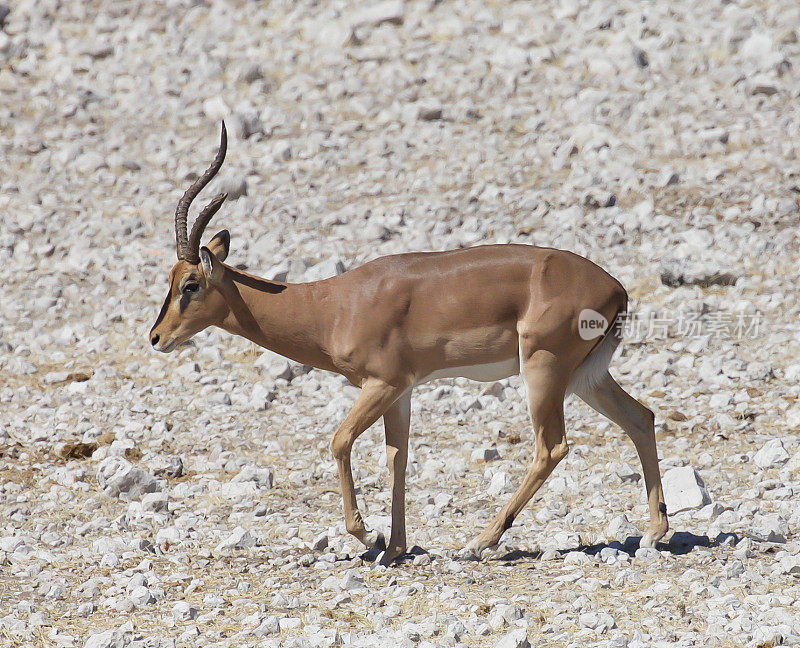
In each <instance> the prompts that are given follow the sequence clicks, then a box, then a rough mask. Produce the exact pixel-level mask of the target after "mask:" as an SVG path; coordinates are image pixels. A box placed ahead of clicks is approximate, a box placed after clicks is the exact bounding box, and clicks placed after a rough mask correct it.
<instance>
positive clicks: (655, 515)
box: [578, 372, 669, 547]
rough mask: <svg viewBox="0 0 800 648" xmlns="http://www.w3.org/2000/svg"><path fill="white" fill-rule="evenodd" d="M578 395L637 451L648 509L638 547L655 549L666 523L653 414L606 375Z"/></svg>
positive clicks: (662, 535) (664, 531) (663, 532)
mask: <svg viewBox="0 0 800 648" xmlns="http://www.w3.org/2000/svg"><path fill="white" fill-rule="evenodd" d="M578 396H580V398H581V399H582V400H583V401H585V402H586V404H587V405H589V406H590V407H592V408H593V409H595V410H597V411H598V412H600V414H602V415H603V416H605V417H607V418H609V419H611V420H612V421H613V422H614V423H616V424H617V425H619V426H620V427H621V428H622V429H623V430H624V431H625V433H626V434H627V435H628V436H629V437H630V438H631V440H632V441H633V444H634V445H635V446H636V452H637V453H638V454H639V460H640V461H641V462H642V471H643V472H644V483H645V487H646V488H647V502H648V506H649V508H650V526H649V528H648V530H647V533H645V535H644V537H643V538H642V541H641V546H642V547H655V546H656V543H657V542H658V541H659V540H660V539H661V538H663V537H664V534H666V532H667V529H669V522H668V521H667V506H666V504H665V503H664V492H663V490H662V488H661V474H660V472H659V469H658V452H657V450H656V434H655V428H654V426H653V421H654V416H653V412H651V411H650V410H649V409H648V408H646V407H645V406H644V405H642V404H641V403H640V402H639V401H637V400H636V399H635V398H633V396H631V395H630V394H628V392H626V391H625V390H624V389H622V387H620V386H619V384H617V381H615V380H614V379H613V378H612V377H611V374H609V373H608V372H606V374H605V376H603V378H602V379H601V380H600V382H599V383H598V384H597V386H596V387H594V388H592V389H590V390H588V391H587V392H586V393H582V394H578Z"/></svg>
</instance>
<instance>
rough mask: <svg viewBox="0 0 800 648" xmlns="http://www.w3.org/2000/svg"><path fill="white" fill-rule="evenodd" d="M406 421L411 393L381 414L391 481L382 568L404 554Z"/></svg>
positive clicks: (408, 421)
mask: <svg viewBox="0 0 800 648" xmlns="http://www.w3.org/2000/svg"><path fill="white" fill-rule="evenodd" d="M410 422H411V390H409V391H407V392H406V393H405V394H403V395H402V396H401V397H400V398H398V399H397V401H396V402H395V403H394V405H392V406H391V407H390V408H389V409H388V410H387V411H386V414H384V415H383V426H384V428H385V430H386V464H387V466H388V467H389V475H390V477H391V480H392V535H391V537H390V538H389V543H388V545H387V546H386V552H385V553H384V555H383V559H382V560H381V562H382V563H383V564H384V565H388V564H390V563H391V562H392V561H393V560H394V559H395V558H398V557H399V556H402V555H403V554H404V553H405V552H406V463H407V461H408V427H409V424H410Z"/></svg>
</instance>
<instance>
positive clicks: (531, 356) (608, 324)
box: [149, 122, 668, 564]
mask: <svg viewBox="0 0 800 648" xmlns="http://www.w3.org/2000/svg"><path fill="white" fill-rule="evenodd" d="M226 148H227V135H226V131H225V124H224V122H223V124H222V135H221V140H220V145H219V150H218V152H217V154H216V157H215V159H214V161H213V162H212V164H211V166H210V167H209V168H208V169H207V170H206V171H205V173H203V175H202V176H200V177H199V178H198V179H197V180H196V181H195V182H194V183H193V184H192V185H191V187H189V189H188V190H187V191H186V192H185V193H184V195H183V197H182V198H181V200H180V201H179V203H178V207H177V209H176V211H175V234H176V240H177V253H178V262H177V263H176V264H175V265H174V266H173V268H172V270H171V271H170V274H169V292H168V293H167V297H166V299H165V300H164V305H163V307H162V308H161V312H160V313H159V315H158V318H157V319H156V322H155V324H154V325H153V328H152V329H151V330H150V335H149V340H150V343H151V344H152V346H153V348H154V349H155V350H157V351H161V352H164V353H169V352H171V351H173V350H174V349H175V348H176V347H177V346H179V345H180V344H182V343H183V342H185V341H186V340H188V339H189V338H191V337H192V336H193V335H194V334H196V333H198V332H200V331H202V330H203V329H205V328H207V327H209V326H217V327H219V328H222V329H224V330H225V331H228V332H229V333H232V334H234V335H240V336H243V337H245V338H247V339H248V340H251V341H252V342H254V343H255V344H257V345H259V346H262V347H264V348H267V349H269V350H271V351H274V352H276V353H278V354H280V355H282V356H285V357H287V358H290V359H292V360H295V361H297V362H300V363H303V364H306V365H311V366H312V367H316V368H319V369H323V370H326V371H332V372H336V373H338V374H341V375H342V376H344V377H345V378H346V379H347V380H348V381H349V382H350V383H352V384H353V385H355V386H356V387H359V388H360V389H361V391H360V393H359V395H358V397H357V399H356V401H355V403H354V405H353V406H352V409H350V411H349V412H348V414H347V415H346V416H345V418H344V421H343V422H342V423H341V424H340V425H339V427H338V428H337V430H336V431H335V433H334V434H333V437H332V439H331V442H330V449H331V451H332V453H333V456H334V458H335V459H336V464H337V469H338V473H339V480H340V484H341V494H342V500H343V503H344V518H345V526H346V528H347V531H348V532H349V533H351V534H352V535H353V536H355V537H356V538H358V540H359V541H361V542H362V543H363V544H364V545H365V546H366V547H368V548H373V549H380V550H382V552H383V553H382V555H381V556H380V557H379V558H380V562H382V563H383V564H390V563H392V562H393V561H394V560H395V559H397V558H399V557H401V556H403V555H404V554H405V552H406V546H407V545H406V524H405V473H406V462H407V457H408V438H409V424H410V418H411V394H412V391H413V389H414V387H415V386H417V385H421V384H423V383H426V382H428V381H431V380H436V379H437V378H444V377H456V376H463V377H466V378H470V379H473V380H478V381H496V380H501V379H503V378H507V377H509V376H512V375H514V374H518V373H520V374H521V375H522V378H523V382H524V385H525V388H526V390H527V399H528V405H529V414H530V420H531V424H532V426H533V434H534V437H535V452H534V455H535V456H534V458H533V461H532V462H531V464H530V466H529V468H528V470H527V472H526V474H525V477H524V479H523V480H522V484H521V485H520V486H519V488H518V489H517V490H516V492H514V493H513V495H512V496H511V499H510V500H509V501H508V502H507V503H506V504H505V506H503V507H502V509H501V510H500V511H499V512H498V513H497V515H496V516H495V517H494V518H493V519H492V521H491V523H490V524H489V525H488V527H486V529H485V530H484V531H483V532H482V533H481V534H480V535H478V536H477V537H475V538H474V539H473V540H472V541H471V542H469V543H468V544H467V546H466V547H465V549H464V555H465V557H470V558H474V559H480V558H481V554H482V552H483V551H484V550H485V549H487V548H490V547H493V546H495V545H497V543H498V541H499V540H500V537H501V536H502V534H503V533H504V532H505V531H506V530H507V529H508V528H509V527H511V525H512V523H513V522H514V519H515V518H516V517H517V515H518V514H519V512H520V511H521V510H522V508H523V507H524V506H525V505H526V504H527V503H528V501H529V500H530V499H531V497H533V495H534V494H535V493H536V492H537V491H538V490H539V488H540V487H541V486H542V484H543V483H544V482H545V480H546V479H547V477H548V476H549V475H550V473H551V472H552V471H553V469H554V468H555V467H556V465H557V464H558V463H559V462H560V461H561V460H562V459H563V458H564V457H565V455H566V454H567V450H568V446H567V440H566V436H565V429H564V399H565V397H566V396H567V395H568V394H570V393H574V394H576V395H577V396H578V397H580V398H581V399H582V400H583V401H585V402H586V403H587V404H588V405H590V406H591V407H592V408H594V409H595V410H597V411H598V412H599V413H601V414H603V415H604V416H606V417H607V418H608V419H610V420H611V421H613V422H614V423H616V424H617V425H619V426H620V427H621V428H622V429H623V431H624V432H625V433H626V434H627V435H628V436H629V437H630V438H631V440H632V441H633V444H634V446H635V448H636V451H637V453H638V455H639V459H640V461H641V464H642V470H643V473H644V481H645V487H646V492H647V500H648V508H649V525H648V529H647V531H646V532H645V534H644V537H643V538H642V539H641V541H640V546H643V547H654V546H655V545H656V542H657V541H658V540H660V539H661V538H662V537H663V536H664V534H665V533H666V532H667V530H668V521H667V509H666V505H665V503H664V495H663V491H662V487H661V476H660V474H659V466H658V456H657V451H656V441H655V430H654V415H653V412H652V411H650V410H649V409H648V408H647V407H645V406H644V405H642V404H641V403H639V402H638V401H637V400H636V399H634V398H633V397H632V396H630V395H629V394H628V393H627V392H626V391H625V390H624V389H623V388H622V387H620V385H619V384H618V383H617V382H616V381H615V380H614V379H613V378H612V377H611V375H610V373H609V372H608V367H609V364H610V362H611V357H612V355H613V354H614V351H615V349H616V348H617V346H618V345H619V344H620V342H621V337H622V334H621V330H620V329H621V327H620V326H618V324H619V323H620V322H621V321H622V318H623V317H624V316H625V314H626V312H627V304H628V296H627V293H626V292H625V289H624V288H623V287H622V285H621V284H620V283H619V282H618V281H617V280H616V279H614V278H613V277H611V276H610V275H609V274H607V273H606V272H605V271H604V270H602V269H601V268H600V267H599V266H597V265H595V264H594V263H592V262H591V261H589V260H588V259H585V258H583V257H581V256H578V255H576V254H573V253H571V252H567V251H563V250H556V249H552V248H544V247H534V246H529V245H514V244H506V245H484V246H478V247H472V248H466V249H458V250H449V251H445V252H415V253H409V254H397V255H391V256H384V257H380V258H377V259H375V260H373V261H370V262H369V263H366V264H364V265H362V266H360V267H357V268H355V269H352V270H349V271H347V272H345V273H343V274H340V275H338V276H335V277H331V278H329V279H323V280H321V281H313V282H310V283H287V282H282V281H271V280H268V279H263V278H261V277H258V276H255V275H252V274H249V273H247V272H243V271H241V270H238V269H236V268H234V267H232V266H230V265H226V263H225V260H226V258H227V256H228V252H229V249H230V234H229V233H228V231H227V230H222V231H220V232H218V233H217V234H216V235H215V236H214V237H213V238H212V239H211V240H210V241H209V242H208V244H207V245H206V246H201V237H202V236H203V232H204V230H205V228H206V226H207V225H208V223H209V221H210V220H211V218H212V216H213V215H214V214H215V213H216V212H217V211H218V210H219V208H220V207H221V206H222V203H223V202H224V200H225V198H226V194H224V193H222V194H219V195H217V196H216V197H215V198H214V199H213V200H211V201H210V202H209V203H208V204H207V205H206V207H205V208H203V210H202V211H201V212H200V214H199V216H198V217H197V220H196V222H195V223H194V226H193V227H192V231H191V234H189V235H187V214H188V210H189V206H190V205H191V203H192V201H193V200H194V198H195V197H196V196H197V195H198V194H199V193H200V191H201V190H202V189H203V188H204V187H205V186H206V185H207V184H208V183H209V182H210V181H211V179H212V178H213V177H214V176H215V175H216V173H217V172H218V171H219V169H220V167H221V166H222V163H223V161H224V159H225V152H226ZM582 313H590V314H593V315H594V317H595V321H596V322H602V323H604V324H605V325H604V326H603V327H600V328H599V330H598V331H597V333H596V334H595V335H586V334H585V332H584V331H582V330H581V321H580V319H581V317H582ZM381 417H383V423H384V430H385V441H386V460H387V464H388V469H389V473H390V479H391V482H392V486H391V533H390V537H389V539H388V542H387V541H386V539H385V538H384V537H383V536H382V534H380V533H377V532H376V531H371V530H369V529H367V527H366V526H365V524H364V521H363V519H362V516H361V514H360V512H359V510H358V505H357V502H356V494H355V487H354V483H353V475H352V471H351V466H350V455H351V449H352V447H353V444H354V443H355V441H356V439H358V437H359V436H360V435H361V434H362V433H363V432H364V431H365V430H366V429H367V428H369V427H370V426H371V425H372V424H373V423H375V422H376V421H377V420H378V419H379V418H381Z"/></svg>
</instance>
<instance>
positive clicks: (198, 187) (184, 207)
mask: <svg viewBox="0 0 800 648" xmlns="http://www.w3.org/2000/svg"><path fill="white" fill-rule="evenodd" d="M227 149H228V132H227V131H226V130H225V122H224V121H223V122H222V134H221V135H220V140H219V150H218V151H217V155H216V157H215V158H214V161H213V162H212V163H211V166H210V167H208V169H206V171H205V173H204V174H203V175H201V176H200V177H199V178H198V179H197V180H195V181H194V183H193V184H192V186H191V187H189V188H188V189H187V190H186V193H184V194H183V197H182V198H181V199H180V200H179V201H178V208H177V209H176V210H175V240H176V242H177V244H178V259H186V256H187V254H189V237H188V236H187V228H186V218H187V216H188V215H189V205H191V204H192V201H193V200H194V199H195V198H196V197H197V194H199V193H200V192H201V191H202V190H203V187H205V186H206V185H207V184H208V183H209V182H211V180H212V178H213V177H214V176H215V175H217V171H219V170H220V167H221V166H222V163H223V162H224V161H225V151H226V150H227ZM214 200H216V198H215V199H214ZM212 202H214V201H212ZM221 204H222V202H220V205H221ZM210 206H211V204H210V203H209V207H210ZM206 209H208V207H206ZM217 209H219V205H217V207H216V209H215V210H214V211H216V210H217ZM204 211H205V210H204ZM213 215H214V212H211V215H210V216H209V217H208V218H209V219H210V218H211V216H213ZM192 234H194V228H192ZM201 234H202V231H201ZM187 260H188V259H187ZM198 261H199V259H198ZM195 263H197V261H195Z"/></svg>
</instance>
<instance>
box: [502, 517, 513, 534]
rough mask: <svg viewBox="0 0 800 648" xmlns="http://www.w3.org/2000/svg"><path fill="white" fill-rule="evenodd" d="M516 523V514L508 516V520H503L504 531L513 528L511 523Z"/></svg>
mask: <svg viewBox="0 0 800 648" xmlns="http://www.w3.org/2000/svg"><path fill="white" fill-rule="evenodd" d="M512 524H514V516H513V515H509V516H508V517H507V518H506V521H505V522H503V531H508V530H509V529H510V528H511V525H512Z"/></svg>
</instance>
